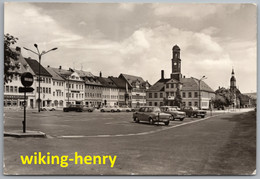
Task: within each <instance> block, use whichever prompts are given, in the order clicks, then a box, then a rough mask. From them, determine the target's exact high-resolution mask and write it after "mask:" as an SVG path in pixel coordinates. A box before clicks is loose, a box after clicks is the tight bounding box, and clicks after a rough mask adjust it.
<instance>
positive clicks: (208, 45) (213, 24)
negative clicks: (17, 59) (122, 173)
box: [4, 2, 257, 93]
mask: <svg viewBox="0 0 260 179" xmlns="http://www.w3.org/2000/svg"><path fill="white" fill-rule="evenodd" d="M4 8H5V9H4V33H5V34H6V33H9V34H11V35H13V36H15V37H18V38H19V40H18V43H17V44H15V46H20V47H27V48H29V49H32V50H34V51H36V49H35V47H34V46H33V44H35V43H37V44H38V46H39V49H40V51H47V50H49V49H52V48H54V47H58V50H56V51H51V52H49V53H47V54H45V55H44V56H43V57H42V65H43V66H47V65H50V66H51V67H59V66H62V68H64V69H68V68H74V69H78V70H80V69H82V70H84V71H90V72H91V73H93V74H94V75H99V72H100V71H102V74H103V76H119V74H120V73H125V74H131V75H136V76H141V77H142V78H143V79H144V80H148V81H149V82H150V84H154V83H155V82H156V81H158V80H159V79H160V77H161V70H164V71H165V77H170V73H171V59H172V47H173V46H174V45H176V44H177V45H178V46H179V47H180V49H181V60H182V69H181V70H182V74H183V75H184V76H186V77H195V78H201V77H202V76H204V75H205V76H206V77H207V79H205V82H206V83H207V84H208V85H209V86H210V87H211V88H212V89H213V90H216V89H218V87H225V88H229V86H230V77H231V71H232V68H234V71H235V77H236V80H237V87H238V88H239V90H240V91H241V92H242V93H248V92H256V86H257V85H256V81H257V56H256V54H257V51H256V50H257V47H256V46H257V40H256V39H257V29H256V28H257V26H256V25H257V24H256V6H255V5H253V4H196V3H194V4H191V3H189V4H180V3H179V4H177V3H107V4H104V3H96V4H95V3H29V2H28V3H17V2H8V3H6V4H5V7H4ZM22 54H23V56H24V57H31V58H34V59H38V57H37V56H35V55H34V54H33V53H31V52H29V51H26V50H23V49H22Z"/></svg>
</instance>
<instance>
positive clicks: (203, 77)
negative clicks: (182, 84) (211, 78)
mask: <svg viewBox="0 0 260 179" xmlns="http://www.w3.org/2000/svg"><path fill="white" fill-rule="evenodd" d="M193 79H195V80H197V81H198V82H199V109H201V87H200V82H201V81H202V80H204V79H207V77H206V76H205V75H203V76H202V77H201V78H200V79H197V78H193Z"/></svg>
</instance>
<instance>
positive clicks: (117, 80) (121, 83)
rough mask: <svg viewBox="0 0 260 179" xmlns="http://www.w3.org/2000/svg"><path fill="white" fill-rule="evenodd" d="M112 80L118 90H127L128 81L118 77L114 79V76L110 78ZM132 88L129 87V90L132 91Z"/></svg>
mask: <svg viewBox="0 0 260 179" xmlns="http://www.w3.org/2000/svg"><path fill="white" fill-rule="evenodd" d="M109 78H110V80H112V81H113V82H114V83H115V84H116V86H117V87H118V88H121V89H126V81H125V80H124V79H122V78H117V77H113V76H110V77H109ZM130 88H131V87H130V86H129V85H128V89H130Z"/></svg>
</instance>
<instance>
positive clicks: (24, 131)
mask: <svg viewBox="0 0 260 179" xmlns="http://www.w3.org/2000/svg"><path fill="white" fill-rule="evenodd" d="M25 100H26V91H25V92H24V105H23V116H24V118H23V133H26V101H25Z"/></svg>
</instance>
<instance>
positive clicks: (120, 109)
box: [116, 106, 132, 112]
mask: <svg viewBox="0 0 260 179" xmlns="http://www.w3.org/2000/svg"><path fill="white" fill-rule="evenodd" d="M116 108H117V112H131V111H132V109H131V108H129V107H126V106H124V107H119V106H117V107H116Z"/></svg>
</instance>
